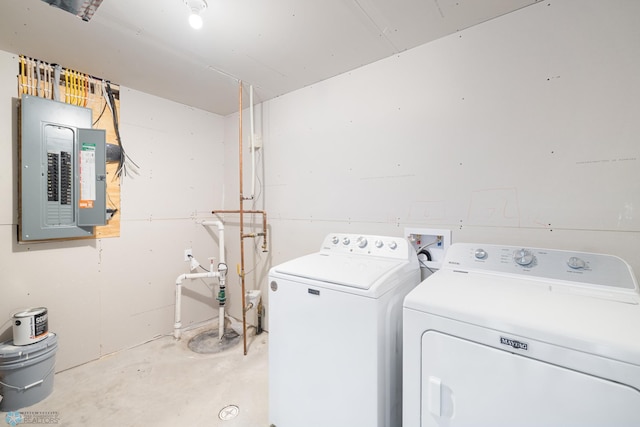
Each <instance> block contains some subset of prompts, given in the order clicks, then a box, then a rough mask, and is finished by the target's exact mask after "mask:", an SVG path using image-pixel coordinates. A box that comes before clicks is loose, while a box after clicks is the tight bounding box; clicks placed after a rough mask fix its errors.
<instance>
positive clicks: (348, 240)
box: [342, 237, 351, 246]
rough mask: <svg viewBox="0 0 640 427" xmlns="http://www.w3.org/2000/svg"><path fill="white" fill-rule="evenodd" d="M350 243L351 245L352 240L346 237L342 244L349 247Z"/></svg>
mask: <svg viewBox="0 0 640 427" xmlns="http://www.w3.org/2000/svg"><path fill="white" fill-rule="evenodd" d="M349 243H351V240H350V239H349V238H348V237H345V238H344V239H342V244H343V245H345V246H348V245H349Z"/></svg>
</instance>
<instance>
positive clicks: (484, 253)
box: [474, 248, 487, 259]
mask: <svg viewBox="0 0 640 427" xmlns="http://www.w3.org/2000/svg"><path fill="white" fill-rule="evenodd" d="M474 255H475V257H476V258H477V259H485V258H486V257H487V251H485V250H484V249H482V248H479V249H476V252H475V254H474Z"/></svg>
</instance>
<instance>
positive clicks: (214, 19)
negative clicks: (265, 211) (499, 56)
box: [0, 0, 539, 115]
mask: <svg viewBox="0 0 640 427" xmlns="http://www.w3.org/2000/svg"><path fill="white" fill-rule="evenodd" d="M537 1H539V0H207V2H208V4H209V7H208V8H207V9H206V10H205V11H204V12H203V14H202V17H203V20H204V27H203V28H202V29H201V30H194V29H192V28H191V27H189V24H188V23H187V17H188V14H189V11H188V9H187V7H186V6H185V4H184V2H183V0H104V1H103V3H102V5H101V6H100V7H99V9H98V10H97V12H96V14H95V15H94V17H93V18H92V19H91V21H89V22H84V21H82V20H80V19H79V18H77V17H75V16H74V15H72V14H70V13H68V12H65V11H62V10H60V9H57V8H55V7H52V6H49V5H48V4H46V3H44V2H43V1H41V0H2V2H1V5H0V50H4V51H7V52H11V53H16V54H23V55H26V56H30V57H32V58H36V59H40V60H43V61H46V62H49V63H54V64H60V65H62V66H64V67H68V68H71V69H74V70H77V71H80V72H83V73H88V74H91V75H93V76H95V77H99V78H104V79H106V80H110V81H112V82H113V83H116V84H120V85H123V86H126V87H129V88H132V89H136V90H140V91H143V92H147V93H150V94H154V95H157V96H160V97H162V98H167V99H170V100H173V101H177V102H180V103H183V104H186V105H190V106H193V107H197V108H200V109H203V110H207V111H211V112H214V113H218V114H222V115H227V114H229V113H232V112H234V111H236V110H237V108H238V81H239V80H242V81H243V82H244V83H246V84H251V85H253V86H254V89H255V93H256V101H258V102H259V101H265V100H268V99H271V98H274V97H277V96H280V95H283V94H285V93H287V92H291V91H293V90H296V89H299V88H302V87H305V86H308V85H311V84H314V83H317V82H319V81H322V80H325V79H327V78H330V77H333V76H336V75H338V74H341V73H344V72H347V71H350V70H353V69H355V68H358V67H360V66H362V65H366V64H370V63H372V62H375V61H377V60H379V59H382V58H385V57H388V56H391V55H394V54H397V53H400V52H402V51H405V50H407V49H411V48H413V47H416V46H418V45H421V44H424V43H427V42H429V41H432V40H435V39H437V38H440V37H443V36H445V35H448V34H451V33H453V32H456V31H459V30H461V29H464V28H467V27H470V26H473V25H476V24H478V23H480V22H483V21H486V20H489V19H492V18H495V17H497V16H500V15H503V14H505V13H509V12H511V11H514V10H516V9H520V8H522V7H525V6H527V5H530V4H533V3H536V2H537ZM17 73H18V68H17V65H16V74H17Z"/></svg>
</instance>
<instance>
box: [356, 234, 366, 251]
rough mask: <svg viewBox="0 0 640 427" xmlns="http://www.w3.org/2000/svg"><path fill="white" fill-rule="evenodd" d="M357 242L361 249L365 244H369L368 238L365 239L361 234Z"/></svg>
mask: <svg viewBox="0 0 640 427" xmlns="http://www.w3.org/2000/svg"><path fill="white" fill-rule="evenodd" d="M356 244H357V245H358V247H359V248H360V249H363V248H364V247H365V246H367V239H365V238H364V237H362V236H360V237H358V238H357V239H356Z"/></svg>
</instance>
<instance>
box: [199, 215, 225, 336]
mask: <svg viewBox="0 0 640 427" xmlns="http://www.w3.org/2000/svg"><path fill="white" fill-rule="evenodd" d="M202 225H205V226H206V225H215V226H216V227H218V247H219V250H220V253H219V255H218V260H219V264H218V266H220V264H225V266H226V261H225V255H224V223H223V222H222V221H203V222H202ZM218 280H219V281H220V286H225V281H226V275H225V274H219V275H218ZM223 336H224V306H220V308H219V310H218V339H219V340H222V337H223Z"/></svg>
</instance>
